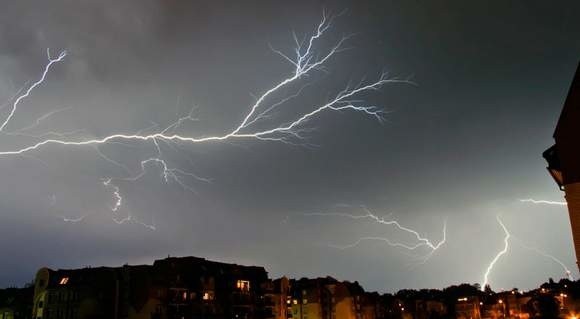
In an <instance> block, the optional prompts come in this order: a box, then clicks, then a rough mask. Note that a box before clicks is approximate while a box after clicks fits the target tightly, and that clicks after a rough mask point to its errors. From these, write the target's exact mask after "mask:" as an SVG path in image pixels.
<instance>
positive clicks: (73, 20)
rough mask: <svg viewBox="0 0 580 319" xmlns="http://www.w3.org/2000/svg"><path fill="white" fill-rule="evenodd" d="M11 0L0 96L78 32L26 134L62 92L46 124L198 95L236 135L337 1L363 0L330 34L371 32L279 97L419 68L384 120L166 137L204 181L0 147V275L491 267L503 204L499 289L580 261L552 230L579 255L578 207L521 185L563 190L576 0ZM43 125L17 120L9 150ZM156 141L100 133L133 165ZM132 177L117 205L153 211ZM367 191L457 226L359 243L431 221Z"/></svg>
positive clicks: (333, 117) (92, 133)
mask: <svg viewBox="0 0 580 319" xmlns="http://www.w3.org/2000/svg"><path fill="white" fill-rule="evenodd" d="M6 2H7V3H6V4H5V5H4V6H3V9H2V10H1V11H0V43H1V44H2V45H1V46H0V103H4V102H7V103H8V104H6V105H10V98H11V97H12V96H14V95H15V94H16V93H17V91H18V90H19V89H20V88H21V87H22V86H25V85H30V84H31V83H33V81H35V80H37V79H38V77H39V76H40V75H41V73H42V70H43V69H44V67H45V65H46V62H47V61H46V52H45V50H46V48H48V47H50V48H52V49H53V56H56V55H57V54H58V52H59V50H62V49H66V50H67V56H66V59H65V60H64V61H62V62H60V63H58V65H54V66H53V69H51V71H50V72H49V73H48V75H47V79H46V82H45V83H43V85H41V86H39V87H37V88H36V89H35V90H34V91H33V92H32V94H31V95H30V96H29V97H28V98H26V99H25V100H23V101H21V102H20V104H19V106H18V107H19V109H18V112H17V113H15V115H14V117H13V118H12V119H11V123H10V124H9V125H6V131H7V132H9V131H14V130H15V129H17V128H22V127H27V126H29V125H31V124H34V123H35V121H36V120H37V119H38V118H39V117H41V116H42V115H43V114H47V113H49V112H52V111H55V110H58V112H56V113H54V114H52V115H51V116H50V117H48V118H45V119H44V120H42V121H41V122H39V125H38V126H36V127H34V128H33V129H31V130H29V131H28V132H27V133H30V134H43V133H46V132H49V131H58V132H76V133H75V136H76V137H79V136H82V137H86V138H99V137H103V136H108V135H111V134H116V133H135V132H138V131H140V130H142V129H144V128H147V127H151V126H152V125H155V124H158V125H159V126H160V127H166V126H167V125H169V124H170V123H173V122H175V121H176V120H177V119H178V118H179V117H184V116H187V115H188V114H189V112H190V110H191V109H192V108H194V111H193V112H192V113H191V114H192V118H195V121H189V122H188V123H187V125H184V127H183V130H184V132H187V134H191V135H195V136H211V135H220V134H224V133H227V132H228V131H229V130H231V129H232V128H234V127H236V126H237V125H238V124H239V123H240V122H241V121H242V120H243V118H244V116H245V115H246V114H247V112H248V109H249V107H250V106H251V105H252V104H253V103H254V102H255V101H256V97H257V96H260V95H261V94H263V93H264V91H265V90H267V89H268V88H270V87H272V86H273V85H275V83H277V82H278V81H280V80H282V79H284V78H285V77H287V76H289V75H291V74H292V72H293V71H294V66H293V65H291V64H289V63H288V62H287V61H285V60H284V59H282V58H281V57H280V56H279V55H278V54H276V53H275V52H273V51H272V50H271V48H276V49H279V50H282V51H284V52H292V48H293V45H294V39H293V35H292V31H294V32H295V33H296V34H297V35H298V36H299V37H302V36H304V35H306V36H310V35H311V33H312V32H313V31H314V30H315V29H316V26H317V25H318V23H319V22H320V19H321V15H322V12H323V9H324V8H325V10H326V12H330V13H336V14H338V13H341V12H343V11H344V13H343V14H342V15H341V16H340V17H339V18H337V19H336V21H335V22H334V23H333V28H332V29H330V30H328V31H327V35H328V38H325V39H323V40H322V42H321V43H320V46H319V47H318V48H317V49H318V51H320V52H322V53H323V52H324V51H325V50H328V49H329V48H331V47H332V45H333V44H334V43H336V40H337V39H341V37H342V36H345V35H351V34H352V35H353V36H352V37H351V38H350V39H349V40H348V42H347V45H346V47H347V48H348V50H345V51H342V52H340V54H338V55H337V56H336V57H334V58H333V59H332V60H331V61H329V63H328V65H327V68H326V69H325V70H323V71H320V72H316V73H313V74H312V76H309V77H308V79H307V81H306V82H307V83H310V84H309V85H308V86H307V87H306V88H305V89H304V92H302V93H303V94H302V95H301V96H299V97H297V98H295V99H292V100H291V101H289V102H288V104H287V105H288V108H285V109H283V110H281V111H280V112H279V113H276V116H279V118H281V119H287V118H288V116H291V114H292V112H296V111H298V112H303V111H305V110H308V109H309V108H311V107H312V105H315V104H320V103H322V102H324V101H326V100H328V99H330V98H332V97H334V96H336V94H337V93H338V92H340V91H341V90H342V89H344V87H345V85H346V84H348V83H349V81H350V83H351V84H353V85H356V83H358V81H360V80H361V79H362V78H364V77H366V79H367V80H368V81H373V80H374V79H375V78H376V77H377V76H378V75H380V74H381V72H382V71H387V72H389V74H390V75H391V76H398V77H400V78H404V79H406V78H411V79H412V81H413V82H414V83H416V85H412V84H406V83H394V84H387V85H385V86H383V87H382V88H381V90H378V91H372V92H364V94H363V95H361V96H359V97H358V98H360V99H364V101H365V102H366V105H376V106H381V107H384V108H385V110H386V111H387V114H386V115H385V121H384V122H383V123H380V122H379V121H377V120H376V119H374V118H372V116H371V117H369V116H365V115H364V114H360V112H359V113H357V112H350V111H341V112H330V113H325V114H321V115H320V116H318V117H316V118H313V119H311V120H309V121H308V125H307V126H306V127H307V128H309V129H314V130H308V131H306V132H304V133H306V134H305V135H306V136H307V137H308V139H307V142H308V143H309V144H311V145H313V146H309V147H303V146H292V145H288V144H284V143H279V142H272V141H260V140H255V139H249V140H233V141H225V142H216V143H207V144H203V145H201V144H199V145H188V144H178V145H170V144H167V145H166V144H161V145H160V146H159V147H161V148H163V149H162V152H163V153H164V154H166V156H167V157H166V160H167V161H168V162H170V163H171V165H173V166H174V167H177V168H179V169H180V170H183V172H188V173H192V174H195V175H196V176H202V177H204V178H208V179H209V180H210V181H209V182H203V181H199V180H196V179H195V178H188V177H187V176H184V180H185V181H186V184H187V186H188V187H190V188H191V189H190V188H184V187H182V185H179V184H178V183H171V182H167V183H166V182H165V180H164V178H163V172H162V170H160V167H159V166H155V165H152V166H148V168H147V169H146V170H145V171H144V175H143V176H141V178H140V179H139V180H136V181H134V180H130V179H124V180H118V181H116V183H115V184H114V185H113V184H107V185H105V183H107V180H106V179H105V180H104V179H103V178H104V177H106V176H115V177H121V176H124V175H123V174H124V172H123V169H122V168H120V167H119V166H116V165H111V162H110V161H107V160H105V159H104V158H103V156H98V155H96V154H95V151H94V149H92V148H90V147H89V148H69V147H63V146H51V147H47V148H43V149H42V150H41V151H38V152H32V153H27V154H26V156H6V157H1V158H0V252H1V253H2V256H1V257H0V269H1V270H2V271H1V272H0V287H1V286H8V285H14V284H16V285H20V284H22V283H24V282H27V281H30V280H31V279H32V277H33V275H34V273H35V271H36V270H37V269H38V268H40V267H42V266H50V267H54V268H67V267H82V266H84V265H122V264H124V263H130V264H136V263H151V262H152V261H153V260H154V259H156V258H163V257H165V256H167V255H172V256H177V255H195V256H200V257H206V258H210V259H216V260H222V261H227V262H237V263H242V264H258V265H263V266H265V267H266V268H267V270H268V271H270V273H271V275H272V276H279V275H284V274H285V275H288V276H292V277H301V276H324V275H332V276H336V277H337V278H340V279H348V280H358V281H359V282H360V283H361V284H362V285H363V286H364V287H365V288H367V289H369V290H379V291H395V290H397V289H400V288H421V287H435V288H440V287H444V286H447V285H450V284H455V283H461V282H469V283H475V282H478V283H479V282H481V281H482V279H483V273H484V272H485V270H486V269H487V267H488V265H489V263H490V262H491V261H492V260H493V258H494V257H495V256H496V255H497V253H498V252H500V251H501V250H502V249H503V248H504V236H505V235H504V231H503V229H502V227H500V225H499V224H498V222H497V220H496V216H497V215H498V214H499V215H501V220H502V221H503V223H504V224H505V226H506V227H507V228H508V229H509V231H510V233H511V234H512V235H513V236H514V238H517V240H518V241H512V242H511V245H510V247H509V250H508V251H507V253H506V254H504V255H502V256H501V258H500V259H499V260H498V261H497V262H496V264H495V268H494V270H493V272H491V273H490V276H489V282H490V284H491V285H492V287H493V288H494V289H500V288H506V289H507V288H511V287H514V286H518V287H520V288H524V289H526V288H531V287H535V286H536V285H537V284H538V283H539V282H541V281H544V280H546V279H547V278H548V277H554V278H555V279H556V278H560V277H563V276H564V275H565V273H564V271H563V270H562V267H561V266H560V265H559V264H558V263H557V262H554V260H552V259H551V258H547V257H546V256H545V255H542V254H540V253H538V251H537V250H541V251H542V252H545V254H549V255H550V256H555V257H556V258H558V259H559V260H561V261H562V262H563V263H564V264H566V265H567V266H568V267H569V268H571V269H572V271H573V274H574V275H577V269H576V267H575V263H574V261H575V258H574V256H573V251H572V243H571V235H570V232H569V224H568V217H567V211H566V206H562V205H557V204H556V205H550V203H542V202H540V203H535V202H533V201H521V199H535V200H545V201H553V202H560V201H562V200H563V199H562V193H561V192H560V191H558V190H557V187H556V186H555V184H554V183H553V181H552V180H551V178H550V177H549V176H548V174H547V173H546V171H545V168H544V167H545V164H544V162H543V159H542V158H541V152H542V151H543V150H545V149H546V148H547V147H548V146H550V145H551V144H552V138H551V136H552V133H553V129H554V127H555V122H556V119H557V117H558V115H559V112H560V110H561V107H562V104H563V101H564V98H565V95H566V93H567V90H568V87H569V85H570V81H571V79H572V76H573V73H574V71H575V69H576V65H577V63H578V58H579V57H580V40H578V36H577V35H578V34H580V21H579V20H578V19H577V17H576V16H575V15H574V12H579V10H578V9H580V4H578V3H576V2H572V1H570V2H569V3H564V2H562V3H561V6H556V5H554V4H548V3H546V4H531V3H528V2H527V1H516V2H510V3H500V2H497V3H495V4H483V3H482V4H473V3H469V4H468V3H466V2H464V1H448V2H447V3H445V4H442V3H437V4H435V3H421V2H415V1H413V2H411V1H371V2H368V3H366V2H365V3H364V4H362V3H361V2H360V1H333V2H325V1H317V2H311V1H292V2H291V3H290V2H288V1H253V2H243V4H242V3H241V2H234V1H230V2H226V1H177V0H171V1H159V0H158V1H143V0H139V1H137V0H132V1H123V2H118V1H109V0H107V1H72V0H70V1H65V0H59V1H52V2H50V3H49V2H37V1H18V2H10V3H8V1H6ZM573 7H575V8H573ZM574 9H576V10H574ZM26 83H28V84H26ZM303 84H306V83H303ZM295 88H300V86H297V87H295ZM282 93H283V94H286V95H291V94H293V93H295V91H292V90H291V89H290V88H289V89H288V90H287V91H283V92H282ZM6 116H8V108H3V109H2V110H0V119H2V121H3V120H4V119H5V118H6ZM79 130H82V132H81V131H79ZM31 140H34V139H31V138H27V137H22V136H20V137H15V136H13V135H9V134H6V133H0V151H2V150H7V149H18V148H20V147H22V146H23V145H28V144H30V141H31ZM151 150H152V149H151V147H148V146H147V147H146V146H144V145H141V144H139V143H129V144H126V143H125V142H123V144H110V145H105V146H102V147H101V149H100V152H101V153H103V154H105V155H104V156H105V157H106V158H108V159H110V160H113V161H115V162H118V163H121V164H122V165H121V166H126V167H128V168H129V169H130V170H133V169H136V168H137V169H138V168H139V167H140V161H142V160H143V158H146V157H147V156H150V154H151ZM133 172H135V171H133ZM189 177H191V176H189ZM113 186H115V187H119V191H120V193H121V194H122V195H123V203H122V206H120V207H119V213H120V214H131V216H134V218H135V219H137V220H139V221H141V223H144V224H147V225H154V226H155V230H152V229H150V228H148V227H144V226H143V225H142V224H141V223H131V222H128V223H124V224H121V225H119V224H117V223H115V222H114V221H113V220H112V218H111V215H112V214H111V213H112V212H111V210H112V209H113V208H115V207H116V205H117V204H116V197H115V191H116V189H115V188H114V187H113ZM369 211H372V212H373V214H375V215H376V216H377V219H379V218H384V219H385V220H393V219H394V220H397V221H398V222H400V224H401V225H403V226H404V227H409V228H412V229H413V230H414V231H417V232H418V233H419V234H420V235H421V236H423V237H421V238H428V239H429V240H430V241H432V242H433V243H437V242H439V241H440V240H441V236H442V234H441V230H442V227H443V224H444V222H445V221H447V236H446V241H445V244H444V245H442V246H440V247H438V250H437V251H436V252H435V253H433V254H432V255H430V258H429V259H428V260H427V261H424V260H423V259H422V258H421V256H424V254H425V253H429V252H430V250H429V247H427V249H426V250H422V251H413V252H408V251H406V250H404V249H401V248H393V247H390V246H388V244H386V242H385V241H380V240H378V241H375V240H365V241H362V242H360V243H358V244H357V245H354V246H352V247H346V248H345V247H344V246H349V244H352V243H355V242H357V240H359V239H361V238H363V237H369V238H370V237H373V238H375V237H388V238H389V239H390V240H393V241H398V242H404V243H406V244H409V245H412V244H413V243H414V240H415V239H416V238H415V236H414V235H413V234H412V233H409V232H404V231H403V232H401V230H400V229H397V228H396V227H390V226H389V225H384V223H383V224H381V223H376V222H373V219H368V218H357V219H353V218H349V217H348V216H354V215H365V214H367V213H368V212H369ZM345 216H346V218H345ZM383 216H384V217H383ZM82 217H84V219H82V220H81V221H79V222H74V221H77V220H79V219H81V218H82ZM375 220H376V219H375ZM391 226H392V225H391ZM342 248H344V249H342ZM421 249H425V247H422V248H421ZM534 249H536V250H534ZM417 255H421V256H419V257H418V256H417ZM423 261H424V262H423ZM575 277H577V276H575Z"/></svg>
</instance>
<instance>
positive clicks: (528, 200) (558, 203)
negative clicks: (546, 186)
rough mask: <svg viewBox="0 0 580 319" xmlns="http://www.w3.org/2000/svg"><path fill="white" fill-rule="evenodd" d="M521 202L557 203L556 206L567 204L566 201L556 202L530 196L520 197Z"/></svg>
mask: <svg viewBox="0 0 580 319" xmlns="http://www.w3.org/2000/svg"><path fill="white" fill-rule="evenodd" d="M520 202H522V203H532V204H538V205H539V204H544V205H557V206H567V205H568V203H566V202H557V201H551V200H536V199H532V198H526V199H520Z"/></svg>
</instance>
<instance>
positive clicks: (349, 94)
mask: <svg viewBox="0 0 580 319" xmlns="http://www.w3.org/2000/svg"><path fill="white" fill-rule="evenodd" d="M333 19H334V17H329V16H327V15H326V14H324V15H323V17H322V20H321V22H320V23H319V24H318V26H317V27H316V29H315V31H314V32H313V34H312V35H311V36H310V37H309V38H308V39H307V40H305V41H302V42H300V41H298V40H297V38H296V36H295V37H294V38H295V41H296V48H295V52H294V53H295V57H294V58H290V57H289V56H288V55H286V54H284V53H283V52H281V51H278V50H274V52H276V53H278V54H279V55H280V56H281V57H282V58H284V59H285V60H287V61H289V62H290V63H291V64H292V65H293V66H294V69H293V72H292V74H291V75H290V76H289V77H286V78H283V79H282V80H280V81H279V82H277V83H276V84H275V85H273V86H272V87H271V88H269V89H267V90H266V91H265V92H264V93H263V94H262V95H260V96H259V97H258V98H257V99H256V101H255V103H254V104H253V105H251V106H250V108H249V111H248V112H247V113H246V114H245V115H244V116H243V117H242V118H243V119H242V120H241V122H240V123H239V124H238V125H237V126H235V127H234V128H232V129H231V130H230V131H228V132H225V133H223V134H221V135H215V136H190V135H186V134H180V133H177V132H176V131H177V130H178V129H179V128H180V127H181V125H183V124H184V123H187V122H192V121H196V120H197V119H196V118H194V117H193V115H192V113H191V112H190V113H189V114H188V115H187V116H185V117H181V118H179V119H178V120H177V121H175V122H174V123H172V124H170V125H168V126H166V128H165V129H162V130H161V129H159V131H156V132H151V133H148V134H143V133H142V132H141V131H140V132H137V133H127V134H126V133H117V134H111V135H108V136H104V137H99V138H88V139H87V138H84V137H82V136H79V137H76V138H74V137H71V136H69V135H68V134H63V133H56V132H49V133H45V134H43V135H36V136H29V137H36V138H38V139H40V140H39V141H36V142H35V143H32V144H30V145H28V146H24V147H22V148H19V149H11V150H10V149H9V150H2V151H0V156H11V155H24V154H25V153H28V152H32V151H40V150H41V148H43V147H48V146H56V145H61V146H68V147H74V146H77V147H78V146H90V147H93V148H95V150H96V151H97V153H98V154H99V156H100V157H101V158H103V159H105V160H106V161H108V162H109V163H111V164H114V165H116V166H119V167H122V168H124V169H125V171H128V169H127V167H126V166H124V165H123V164H121V163H119V162H117V161H115V160H113V159H111V158H110V157H108V156H106V155H105V154H103V152H102V151H101V150H99V149H98V146H99V145H103V144H113V143H115V144H125V142H129V141H132V142H138V141H141V142H153V145H154V147H155V148H156V150H157V153H158V154H157V156H156V157H152V158H149V159H146V160H144V161H141V170H140V173H139V174H137V175H136V176H133V177H125V178H112V177H108V178H104V179H103V180H104V182H103V185H104V186H105V187H106V188H110V189H112V190H113V197H114V205H113V207H112V208H111V210H112V211H113V212H117V211H118V210H119V208H120V206H121V204H122V202H123V197H122V195H121V192H120V189H119V187H118V186H116V185H115V184H114V181H116V180H133V181H136V180H138V179H139V178H140V177H142V176H143V174H145V165H146V164H148V163H156V164H158V165H160V167H161V168H162V172H163V178H164V180H165V181H166V182H167V181H168V180H169V179H171V180H173V181H175V182H176V183H177V184H179V185H180V186H181V187H183V188H185V189H188V190H190V191H193V189H192V188H191V187H190V186H189V185H187V184H186V183H185V182H184V180H183V179H184V178H193V179H196V180H199V181H204V182H207V181H208V180H207V179H205V178H201V177H199V176H197V175H195V174H191V173H188V172H185V171H183V170H180V169H177V168H171V167H168V165H167V162H166V161H165V160H163V159H162V158H161V156H162V154H161V148H160V145H159V142H161V141H163V142H165V143H166V144H167V145H170V143H178V142H179V143H184V144H199V143H210V142H220V141H221V142H225V141H227V142H230V141H233V140H240V139H255V140H261V141H277V142H282V143H287V144H291V145H296V144H301V142H302V141H303V140H304V136H303V135H302V134H303V133H305V132H309V131H310V130H311V129H308V128H305V127H304V125H305V124H307V123H309V122H310V121H311V120H312V119H313V118H315V117H317V116H319V115H320V114H321V113H323V112H332V111H338V112H340V111H347V110H350V111H354V112H359V113H362V114H364V115H368V116H371V117H374V118H376V119H378V120H379V121H381V120H382V119H383V116H384V114H385V113H384V112H383V111H382V110H381V109H379V108H377V107H376V106H367V105H363V104H362V103H363V102H362V101H361V100H360V98H358V99H357V96H359V95H361V94H363V93H368V92H370V91H374V90H378V89H379V88H381V87H382V86H384V85H386V84H389V83H412V82H410V81H409V80H401V79H396V78H389V77H388V76H387V74H386V73H384V72H383V73H382V74H381V75H380V76H379V77H378V78H377V79H376V80H375V81H370V82H364V81H361V82H360V83H359V84H357V85H355V86H350V85H347V86H346V87H345V88H344V89H342V90H341V91H340V92H338V93H337V94H336V96H334V98H332V99H329V100H328V101H327V102H325V103H323V104H320V105H312V106H311V110H310V111H309V112H304V113H298V114H295V115H294V117H293V118H291V119H290V120H288V119H287V120H285V121H283V122H282V123H283V124H277V125H276V124H270V125H269V127H265V128H261V129H257V128H255V125H254V124H256V123H257V122H259V121H260V120H262V119H266V118H271V115H272V114H271V113H272V111H273V110H274V109H276V108H280V107H282V106H283V105H284V104H285V103H286V102H288V101H289V100H291V99H294V98H297V97H298V96H299V95H300V93H301V92H302V90H303V89H305V88H306V86H307V85H306V86H303V87H302V88H301V89H300V90H299V91H298V92H297V93H296V94H294V95H291V96H289V97H285V98H278V102H277V103H272V104H268V103H270V102H269V101H270V100H272V99H273V98H276V96H278V95H280V91H281V90H282V89H283V88H284V87H287V86H290V85H293V84H296V83H297V82H298V81H300V80H302V79H304V78H306V77H307V76H309V75H310V74H311V73H313V72H315V71H325V70H326V65H325V64H326V62H328V61H329V60H330V59H331V58H332V57H334V56H335V55H336V54H337V53H339V52H341V51H342V50H344V48H343V46H344V43H345V42H346V41H347V40H348V39H349V37H348V36H346V37H342V38H341V39H340V40H338V41H337V42H335V44H334V45H333V46H331V47H330V48H329V49H328V50H327V51H326V52H325V53H322V54H320V53H317V52H315V47H317V44H318V42H319V40H320V39H321V38H323V36H324V34H325V33H326V31H328V29H329V28H330V27H331V25H332V22H333ZM305 43H306V45H305ZM47 54H48V63H47V64H46V66H45V68H44V72H43V73H42V77H41V78H40V79H39V80H38V81H37V82H34V83H33V84H32V85H31V86H30V87H29V88H28V89H27V90H26V91H25V93H24V94H21V95H19V96H18V98H16V100H15V102H14V103H13V104H12V108H11V110H10V114H9V115H8V117H7V118H6V119H5V120H4V122H3V123H2V124H1V126H0V131H2V130H3V129H4V128H5V127H6V126H7V125H8V124H9V123H10V120H11V119H12V118H13V116H14V114H15V113H16V110H17V106H18V105H19V103H20V102H21V101H22V100H23V99H24V98H26V97H27V96H29V95H30V93H31V92H32V90H33V89H34V88H36V87H37V86H39V85H40V84H42V83H43V81H44V80H45V78H46V75H47V73H48V71H49V70H50V68H51V66H52V65H53V64H54V63H57V62H60V61H62V60H63V59H64V57H65V56H66V51H63V52H61V53H60V54H59V56H58V57H57V58H52V57H51V56H50V53H49V51H48V50H47ZM58 111H59V110H57V111H53V112H51V113H48V114H46V115H44V116H43V117H41V118H39V119H38V120H37V121H36V123H39V122H40V121H42V120H44V119H46V118H47V117H49V116H51V115H52V114H54V113H56V112H58ZM27 128H28V127H25V128H23V129H21V130H20V131H22V130H25V129H27ZM152 128H159V126H158V125H157V124H155V123H154V126H153V127H151V129H152ZM46 134H49V135H53V136H56V137H55V138H46V136H47V135H46ZM372 216H374V215H372V214H370V215H369V216H367V217H370V218H374V219H375V221H376V222H379V223H384V224H391V225H395V226H396V227H398V228H399V229H400V230H403V231H405V232H410V233H412V234H414V235H415V236H416V239H417V240H418V243H417V244H418V246H417V247H421V246H425V247H428V248H430V249H431V250H433V251H434V250H436V249H438V248H439V247H440V246H441V245H442V244H443V243H444V242H445V237H444V239H443V240H442V241H441V242H439V243H432V242H430V241H429V240H427V239H426V238H423V237H421V236H420V235H419V234H418V233H417V232H415V231H413V230H411V229H408V228H406V227H403V226H401V225H400V224H399V223H397V222H391V221H385V220H380V219H378V218H377V217H376V216H374V217H372ZM115 221H116V222H118V223H123V222H126V221H134V219H132V218H131V215H128V217H127V218H125V219H123V220H121V221H118V220H115ZM149 228H152V229H153V228H154V227H153V226H151V227H149ZM409 247H411V246H409Z"/></svg>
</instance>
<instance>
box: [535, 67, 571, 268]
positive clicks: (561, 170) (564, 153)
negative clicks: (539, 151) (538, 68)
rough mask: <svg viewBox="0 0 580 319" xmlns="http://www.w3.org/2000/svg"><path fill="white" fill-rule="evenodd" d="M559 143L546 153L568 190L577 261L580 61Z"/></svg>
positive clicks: (562, 119) (561, 184)
mask: <svg viewBox="0 0 580 319" xmlns="http://www.w3.org/2000/svg"><path fill="white" fill-rule="evenodd" d="M554 139H555V141H556V144H554V145H553V146H552V147H550V148H549V149H548V150H546V151H545V152H544V153H543V156H544V158H545V159H546V160H547V161H548V171H549V172H550V174H551V175H552V177H553V178H554V180H555V181H556V183H557V184H558V186H559V187H560V189H561V190H563V191H564V192H565V194H566V202H567V203H568V213H569V215H570V224H571V226H572V238H573V240H574V249H575V252H576V260H577V261H576V263H577V264H578V266H579V267H580V263H578V259H579V258H580V65H579V66H578V69H577V70H576V74H575V76H574V80H573V81H572V85H571V87H570V90H569V91H568V96H567V97H566V102H565V103H564V108H563V109H562V113H561V115H560V118H559V119H558V124H557V126H556V130H555V132H554Z"/></svg>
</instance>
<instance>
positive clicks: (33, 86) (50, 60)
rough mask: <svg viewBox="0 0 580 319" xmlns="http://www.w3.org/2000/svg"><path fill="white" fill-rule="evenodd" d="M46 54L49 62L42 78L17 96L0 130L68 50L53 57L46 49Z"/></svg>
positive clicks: (0, 129) (1, 129)
mask: <svg viewBox="0 0 580 319" xmlns="http://www.w3.org/2000/svg"><path fill="white" fill-rule="evenodd" d="M46 55H47V57H48V64H46V66H45V67H44V72H42V76H41V77H40V79H39V80H38V81H36V82H34V83H33V84H32V85H31V86H30V87H29V88H28V90H26V92H24V94H22V95H20V96H18V98H16V100H15V101H14V103H13V104H12V108H11V109H10V113H9V114H8V116H7V117H6V119H5V120H4V122H2V125H0V131H3V130H4V128H5V127H6V125H8V122H10V119H12V117H13V116H14V113H15V112H16V108H17V107H18V104H19V103H20V101H22V100H23V99H24V98H26V97H28V96H29V95H30V92H32V90H34V89H35V88H36V87H37V86H39V85H40V84H42V82H44V79H45V78H46V74H48V71H49V70H50V67H51V66H52V65H53V64H54V63H57V62H61V61H62V60H63V59H64V57H65V56H66V51H62V52H60V54H59V55H58V57H56V58H54V59H53V58H52V57H51V56H50V50H49V49H46Z"/></svg>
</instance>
